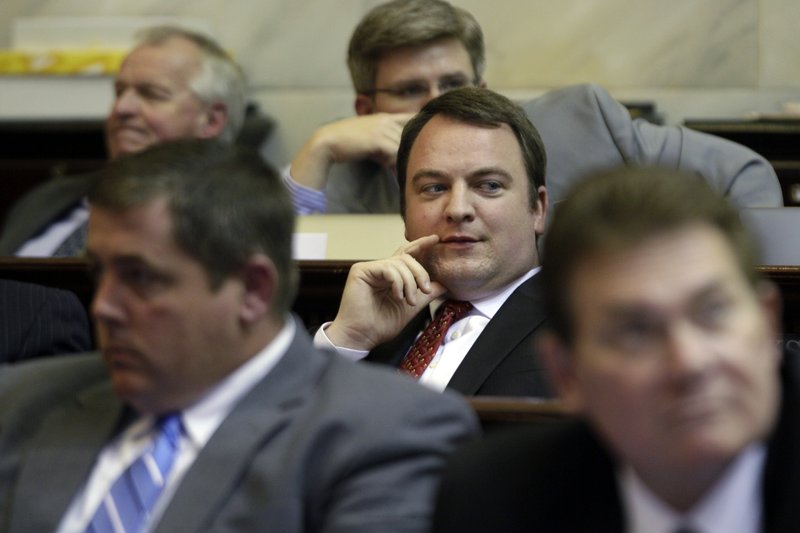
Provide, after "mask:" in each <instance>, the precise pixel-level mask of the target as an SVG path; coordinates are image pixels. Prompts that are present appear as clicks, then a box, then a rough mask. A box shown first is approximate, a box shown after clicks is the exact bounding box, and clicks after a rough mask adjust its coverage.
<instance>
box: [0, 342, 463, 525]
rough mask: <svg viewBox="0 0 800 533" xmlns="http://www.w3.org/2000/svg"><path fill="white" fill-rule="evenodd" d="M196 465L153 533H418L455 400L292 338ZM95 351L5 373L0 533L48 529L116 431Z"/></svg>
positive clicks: (447, 442)
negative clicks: (279, 357)
mask: <svg viewBox="0 0 800 533" xmlns="http://www.w3.org/2000/svg"><path fill="white" fill-rule="evenodd" d="M300 329H301V328H298V333H297V335H296V338H295V340H294V341H293V343H292V345H291V347H290V348H289V350H288V352H287V353H286V355H285V356H284V357H283V359H281V361H280V362H279V363H278V364H277V365H276V366H275V368H273V370H272V371H271V372H270V373H269V375H268V376H267V377H266V378H265V379H264V380H262V381H261V382H259V383H258V384H257V385H256V387H255V388H254V389H253V390H252V391H250V392H249V393H248V394H247V395H246V396H245V397H244V398H243V399H242V400H241V401H240V402H239V404H237V406H236V407H235V408H234V410H233V411H232V412H231V413H230V415H228V417H227V418H226V419H225V420H224V422H223V423H222V425H221V426H220V427H219V429H218V430H217V431H216V433H215V434H214V435H213V436H212V437H211V440H210V441H209V442H208V443H207V445H206V446H205V448H203V450H202V451H201V452H200V454H199V455H198V457H197V459H196V461H195V463H194V464H193V465H192V467H191V468H190V469H189V471H188V472H187V473H186V475H185V477H184V479H183V480H182V482H181V484H180V486H179V487H178V489H177V491H176V493H175V494H174V496H173V498H172V500H171V501H170V503H169V505H168V507H167V509H166V511H165V513H164V515H163V517H162V519H161V521H160V522H159V524H158V525H157V526H156V529H155V530H156V531H158V532H164V533H172V532H175V531H181V532H192V531H197V532H207V531H215V532H222V531H246V532H250V531H274V532H276V533H292V532H301V531H308V532H312V531H313V532H318V531H325V532H345V531H348V532H349V531H355V532H359V531H363V532H376V531H397V532H417V531H420V532H423V531H427V530H428V527H429V520H430V514H431V512H432V498H433V496H434V491H435V488H436V484H437V479H438V475H439V472H440V469H441V468H442V466H443V464H444V461H445V456H446V455H447V454H449V452H450V451H451V450H452V449H453V448H454V447H455V446H456V444H458V443H459V442H460V441H462V440H464V439H465V438H467V437H468V436H470V435H471V434H473V433H474V432H475V431H476V422H475V419H474V415H473V414H472V413H471V412H470V411H469V408H468V407H467V406H466V405H465V403H463V400H462V399H460V398H458V397H457V396H456V395H440V394H437V393H434V392H431V391H428V390H425V389H424V388H423V387H421V386H419V385H417V384H415V383H413V382H411V381H410V380H407V379H406V378H404V377H402V376H397V375H394V374H393V373H389V372H385V371H383V370H380V369H376V368H372V367H369V366H365V365H354V364H352V363H350V362H348V361H344V360H342V359H340V358H339V357H338V356H335V355H333V354H328V353H322V352H318V351H316V350H315V349H314V348H313V347H312V346H311V342H310V339H309V338H308V337H307V335H306V334H305V333H304V332H302V331H300ZM125 413H126V409H125V408H124V406H123V405H122V404H121V403H120V402H119V401H118V400H117V399H116V396H115V395H114V394H113V392H112V390H111V388H110V383H109V381H108V379H107V376H106V372H105V369H104V368H103V365H102V363H101V361H100V358H99V357H98V356H97V355H96V354H89V355H87V356H76V357H71V358H61V359H60V360H49V361H48V360H44V361H43V360H39V361H35V362H31V363H28V364H24V365H14V366H13V367H7V368H3V369H2V370H0V531H9V532H20V533H21V532H30V531H53V530H54V528H55V527H56V526H57V524H58V523H59V521H60V519H61V517H62V516H63V514H64V512H65V510H66V509H67V507H68V506H69V504H70V501H71V499H72V497H73V495H74V494H76V493H77V492H78V490H80V488H81V486H82V484H83V483H84V482H85V480H86V479H87V476H88V475H89V472H90V471H91V468H92V464H93V462H94V460H95V458H96V456H97V454H98V452H99V450H100V449H101V448H102V446H103V445H104V444H105V443H106V442H108V440H109V439H110V438H111V437H112V436H113V435H114V434H116V433H117V432H118V431H120V429H121V421H122V420H123V419H124V418H125Z"/></svg>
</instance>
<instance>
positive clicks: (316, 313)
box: [0, 257, 800, 337]
mask: <svg viewBox="0 0 800 533" xmlns="http://www.w3.org/2000/svg"><path fill="white" fill-rule="evenodd" d="M352 263H353V262H352V261H298V266H299V269H300V286H299V290H298V294H297V299H296V302H295V305H294V311H295V312H296V313H297V314H298V315H299V316H300V317H301V318H302V319H303V320H304V321H305V323H306V325H307V326H308V327H309V328H314V327H316V326H318V325H319V324H321V323H322V322H325V321H327V320H332V319H333V317H334V316H335V315H336V311H337V309H338V307H339V300H340V299H341V295H342V291H343V289H344V283H345V280H346V279H347V273H348V272H349V270H350V266H351V265H352ZM759 271H760V272H761V274H762V275H763V276H764V277H766V278H767V279H770V280H772V281H773V282H774V283H776V284H777V285H778V287H779V288H780V290H781V293H782V295H783V302H784V318H783V325H784V331H785V332H786V333H789V334H793V335H796V336H798V337H800V266H769V267H759ZM0 278H8V279H17V280H21V281H29V282H33V283H39V284H42V285H48V286H53V287H60V288H64V289H68V290H71V291H73V292H75V293H76V294H77V295H78V297H79V298H80V299H81V301H82V302H83V303H84V304H85V305H86V306H87V309H88V307H89V305H90V302H91V299H92V295H93V293H94V281H93V279H92V276H91V273H90V269H89V263H88V262H87V261H85V260H82V259H27V258H8V257H7V258H0Z"/></svg>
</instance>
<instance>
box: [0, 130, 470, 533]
mask: <svg viewBox="0 0 800 533" xmlns="http://www.w3.org/2000/svg"><path fill="white" fill-rule="evenodd" d="M90 202H91V206H92V212H91V217H90V228H89V245H88V254H89V257H90V259H91V261H93V262H94V265H95V269H96V273H97V283H98V286H97V291H96V295H95V298H94V301H93V305H92V312H93V315H94V319H95V321H96V322H97V332H98V337H99V343H100V347H101V354H100V355H101V356H98V354H88V355H85V356H72V357H68V358H55V359H50V360H47V359H45V360H40V361H41V362H36V363H30V364H18V365H14V367H10V368H3V369H2V370H0V528H1V529H2V530H3V531H10V532H28V531H59V532H67V531H98V532H99V531H112V530H113V531H122V530H124V531H159V532H175V531H181V532H192V531H196V532H205V531H256V530H261V529H266V530H269V531H280V532H281V533H291V532H318V531H362V532H365V533H366V532H374V531H397V532H420V533H422V532H425V531H428V529H429V526H430V518H431V516H430V515H431V509H432V505H433V495H434V494H433V493H434V489H435V486H436V483H437V482H438V476H439V473H440V470H441V467H442V466H443V463H444V458H445V456H446V455H447V454H448V453H449V452H450V451H451V450H452V449H453V447H454V446H455V445H456V444H457V443H458V442H459V441H461V440H463V439H465V438H466V437H468V436H469V435H471V434H472V433H473V432H474V431H475V422H474V418H473V416H472V413H471V412H470V411H469V408H468V407H467V406H466V405H465V404H464V402H463V401H462V400H461V399H459V398H457V397H453V396H444V395H440V394H436V393H433V392H430V391H427V390H425V389H424V388H422V387H419V386H418V385H416V384H414V383H410V382H408V381H406V380H404V379H402V378H401V377H399V376H396V375H394V373H391V372H386V371H384V370H379V369H375V368H367V367H362V366H355V365H353V364H352V363H350V362H348V361H344V360H341V359H340V358H338V357H337V356H335V355H333V354H325V353H322V352H318V351H317V350H315V349H314V348H313V347H312V345H311V341H310V339H309V338H308V336H307V335H306V334H305V333H304V331H303V327H302V325H300V324H299V323H298V322H297V321H296V320H295V319H294V318H293V317H292V316H291V315H290V314H289V309H290V306H291V304H292V301H293V298H294V294H295V289H296V284H297V272H296V267H295V265H294V263H293V261H292V259H291V242H292V231H293V227H294V216H293V210H292V207H291V204H290V202H289V198H288V195H287V194H286V191H285V188H284V187H283V185H282V184H281V181H280V178H279V177H278V176H277V174H276V173H275V172H274V171H273V170H271V169H270V168H269V167H267V166H266V165H265V164H264V163H263V162H262V161H261V158H260V156H259V155H258V154H257V153H255V152H250V151H245V150H244V149H242V148H238V149H237V148H230V147H226V146H223V145H221V144H220V143H218V142H216V141H199V140H194V141H179V142H178V143H177V144H168V143H166V144H162V145H159V146H157V147H154V148H152V149H150V150H148V151H145V152H142V153H140V154H136V155H133V156H130V157H126V158H124V159H120V160H119V161H117V162H115V163H112V164H111V165H109V166H108V168H106V169H105V172H104V176H103V177H102V179H100V180H98V186H97V188H95V189H94V190H93V192H92V193H91V195H90ZM53 480H57V483H53V482H52V481H53Z"/></svg>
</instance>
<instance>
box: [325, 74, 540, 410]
mask: <svg viewBox="0 0 800 533" xmlns="http://www.w3.org/2000/svg"><path fill="white" fill-rule="evenodd" d="M545 162H546V158H545V152H544V147H543V145H542V142H541V139H540V138H539V135H538V133H537V131H536V129H535V128H534V127H533V125H532V124H531V123H530V121H529V120H528V118H527V117H526V116H525V113H524V112H523V111H522V109H521V108H519V107H518V106H517V105H515V104H514V103H512V102H511V101H510V100H508V99H507V98H505V97H503V96H501V95H499V94H497V93H494V92H492V91H489V90H487V89H483V88H476V87H468V88H462V89H457V90H454V91H451V92H448V93H446V94H444V95H442V96H440V97H439V98H437V99H435V100H432V101H431V102H429V103H428V104H427V105H426V106H425V107H424V108H423V109H422V111H420V113H419V114H418V115H417V116H416V117H414V118H413V119H412V120H411V121H410V122H409V123H408V125H407V126H406V128H405V130H404V131H403V136H402V139H401V142H400V149H399V151H398V157H397V174H398V178H399V180H400V188H401V191H402V192H403V194H402V196H401V210H402V213H403V218H404V220H405V231H406V238H407V239H408V241H409V243H408V244H407V245H405V246H403V247H401V248H400V249H399V250H398V251H397V252H396V253H395V255H393V256H392V257H390V258H388V259H383V260H379V261H371V262H366V263H358V264H356V265H354V266H353V268H352V269H351V271H350V275H349V277H348V280H347V283H346V285H345V290H344V294H343V296H342V302H341V306H340V308H339V312H338V314H337V316H336V318H335V320H334V321H333V322H331V323H328V324H325V325H324V326H323V327H322V328H320V330H319V331H318V332H317V335H316V339H315V342H316V344H317V345H318V346H327V347H331V346H333V347H334V348H336V349H337V350H338V351H339V352H340V353H343V354H345V355H347V356H349V357H351V358H353V359H366V360H367V361H374V362H380V363H384V364H389V365H393V366H397V367H400V368H401V369H403V370H404V371H405V372H406V373H408V374H411V375H413V376H414V377H416V378H418V379H419V380H420V381H421V382H422V383H423V384H426V385H429V386H431V387H433V388H435V389H437V390H442V389H445V388H448V389H453V390H456V391H458V392H461V393H463V394H467V395H474V394H484V395H526V396H547V395H549V393H550V391H549V387H548V386H547V383H546V381H545V379H544V377H543V373H542V372H541V368H540V366H539V362H538V360H537V358H536V357H535V356H534V354H533V353H532V349H531V346H532V343H531V338H532V336H533V334H534V332H535V331H536V330H537V328H538V327H539V326H540V325H541V324H542V323H543V322H544V319H545V315H544V312H543V310H542V306H541V305H540V298H539V292H540V289H539V280H538V276H537V275H536V274H537V272H538V269H539V253H538V251H537V240H538V237H539V236H540V235H541V234H542V232H543V231H544V225H545V218H546V214H547V190H546V189H545V185H544V174H545ZM434 328H435V329H436V330H438V331H432V330H433V329H434ZM423 330H425V331H424V332H423ZM420 332H422V333H420Z"/></svg>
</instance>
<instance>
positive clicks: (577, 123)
mask: <svg viewBox="0 0 800 533" xmlns="http://www.w3.org/2000/svg"><path fill="white" fill-rule="evenodd" d="M523 109H524V110H525V113H526V114H527V115H528V118H530V119H531V122H533V124H534V126H536V129H537V130H538V131H539V134H540V135H541V137H542V142H544V146H545V150H546V152H547V174H546V180H545V181H546V184H547V192H548V198H549V201H550V204H551V205H555V204H557V203H558V202H560V201H561V200H563V199H564V196H565V195H566V193H567V192H568V191H569V190H570V188H571V187H573V186H574V185H575V184H576V183H577V182H578V181H580V180H581V179H583V178H584V177H586V175H587V174H588V173H592V172H598V171H601V170H605V169H610V168H613V167H616V166H620V165H657V166H662V167H666V168H673V169H680V170H682V171H684V172H688V173H694V174H697V175H698V176H702V177H703V178H704V179H705V180H706V181H707V182H708V183H709V185H711V187H712V188H713V189H714V190H716V191H718V192H719V193H720V194H723V195H725V196H726V197H728V198H729V199H730V200H731V202H733V204H734V205H736V206H739V207H744V206H747V207H755V206H766V207H777V206H782V205H783V194H782V193H781V187H780V183H779V182H778V177H777V176H776V175H775V170H774V169H773V168H772V166H771V165H770V164H769V163H768V162H767V160H766V159H764V158H763V157H761V156H760V155H758V154H757V153H756V152H754V151H753V150H751V149H749V148H747V147H745V146H742V145H739V144H736V143H733V142H730V141H727V140H725V139H722V138H720V137H715V136H713V135H708V134H705V133H700V132H697V131H693V130H691V129H689V128H685V127H683V126H656V125H654V124H651V123H649V122H647V121H645V120H642V119H635V120H631V116H630V113H629V112H628V110H627V109H626V108H625V107H624V106H623V105H622V104H620V103H619V102H617V101H616V100H614V98H612V97H611V95H610V94H609V93H608V92H607V91H606V90H605V89H603V88H602V87H600V86H599V85H594V84H583V85H573V86H570V87H565V88H563V89H558V90H554V91H550V92H548V93H545V94H544V95H542V96H540V97H539V98H534V99H532V100H530V101H528V102H526V103H525V104H524V105H523ZM325 192H326V196H327V198H328V212H329V213H398V212H399V210H400V207H399V206H400V202H399V198H398V196H399V188H398V185H397V180H396V178H394V177H393V176H392V175H391V174H390V173H389V172H388V171H386V170H385V169H384V168H383V167H381V166H380V165H378V164H376V163H374V162H372V161H356V162H351V163H347V164H340V165H334V166H333V168H331V172H330V174H329V176H328V185H327V186H326V187H325ZM550 211H551V213H552V212H553V210H552V209H551V210H550Z"/></svg>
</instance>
